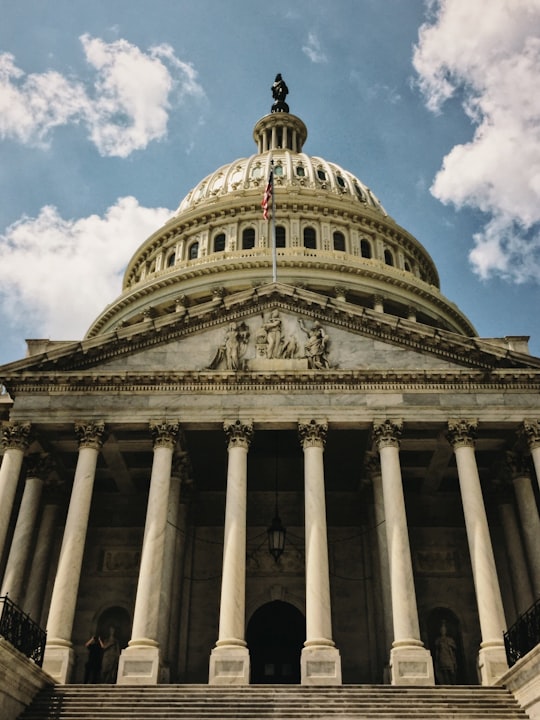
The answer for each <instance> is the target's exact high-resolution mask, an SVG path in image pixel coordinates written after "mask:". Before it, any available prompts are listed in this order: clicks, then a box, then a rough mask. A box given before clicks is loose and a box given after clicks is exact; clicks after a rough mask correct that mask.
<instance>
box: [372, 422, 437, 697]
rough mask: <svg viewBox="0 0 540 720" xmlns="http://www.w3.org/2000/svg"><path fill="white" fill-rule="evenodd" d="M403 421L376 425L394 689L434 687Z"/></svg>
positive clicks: (374, 426)
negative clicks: (415, 562)
mask: <svg viewBox="0 0 540 720" xmlns="http://www.w3.org/2000/svg"><path fill="white" fill-rule="evenodd" d="M401 432H402V423H401V421H391V420H385V421H383V422H376V423H374V425H373V435H374V440H375V443H376V446H377V449H378V451H379V457H380V462H381V477H382V492H383V501H384V516H385V521H386V542H387V547H388V563H389V568H390V590H391V596H392V620H393V628H394V640H393V642H392V649H391V651H390V681H391V683H392V685H434V684H435V676H434V672H433V661H432V658H431V654H430V653H429V651H428V650H426V648H425V647H424V644H423V642H422V641H421V639H420V626H419V622H418V610H417V606H416V593H415V589H414V577H413V568H412V559H411V550H410V545H409V535H408V530H407V516H406V512H405V498H404V494H403V482H402V478H401V466H400V462H399V438H400V437H401Z"/></svg>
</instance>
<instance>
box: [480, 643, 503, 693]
mask: <svg viewBox="0 0 540 720" xmlns="http://www.w3.org/2000/svg"><path fill="white" fill-rule="evenodd" d="M507 670H508V662H507V660H506V653H505V650H504V646H503V647H501V644H500V643H498V642H492V643H490V642H483V643H482V644H481V645H480V650H479V651H478V677H479V679H480V684H481V685H495V684H496V683H497V681H498V679H499V678H500V677H501V676H502V675H503V674H504V673H505V672H507Z"/></svg>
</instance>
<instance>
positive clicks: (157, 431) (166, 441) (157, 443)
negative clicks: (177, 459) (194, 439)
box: [150, 420, 180, 450]
mask: <svg viewBox="0 0 540 720" xmlns="http://www.w3.org/2000/svg"><path fill="white" fill-rule="evenodd" d="M179 432H180V423H179V422H176V421H173V422H167V420H163V421H161V422H150V433H151V434H152V438H153V440H154V449H155V448H160V447H164V448H169V449H170V450H172V449H173V448H174V446H175V445H176V440H177V438H178V433H179Z"/></svg>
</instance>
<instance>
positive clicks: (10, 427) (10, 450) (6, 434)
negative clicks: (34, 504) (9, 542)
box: [0, 422, 31, 560]
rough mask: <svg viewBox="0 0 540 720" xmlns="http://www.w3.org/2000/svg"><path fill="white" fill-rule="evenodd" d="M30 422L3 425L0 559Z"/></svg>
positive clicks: (0, 485)
mask: <svg viewBox="0 0 540 720" xmlns="http://www.w3.org/2000/svg"><path fill="white" fill-rule="evenodd" d="M30 430H31V426H30V423H17V422H8V423H5V424H4V425H3V426H2V447H3V448H4V455H3V457H2V465H1V466H0V560H1V559H2V556H3V555H4V551H5V549H6V548H5V544H6V537H7V532H8V528H9V521H10V518H11V512H12V510H13V503H14V501H15V493H16V491H17V484H18V482H19V475H20V474H21V468H22V462H23V457H24V452H25V450H26V448H27V447H28V445H29V443H30Z"/></svg>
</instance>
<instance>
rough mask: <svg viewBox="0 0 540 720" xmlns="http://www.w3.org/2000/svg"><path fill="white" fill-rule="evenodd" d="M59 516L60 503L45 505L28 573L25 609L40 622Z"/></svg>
mask: <svg viewBox="0 0 540 720" xmlns="http://www.w3.org/2000/svg"><path fill="white" fill-rule="evenodd" d="M57 518H58V505H57V504H56V503H51V504H47V505H45V507H44V508H43V511H42V513H41V522H40V525H39V530H38V536H37V539H36V544H35V547H34V553H33V555H32V563H31V565H30V572H29V574H28V587H27V590H26V595H25V598H24V607H25V611H26V612H27V613H28V615H30V617H31V618H33V619H34V620H35V621H36V622H37V623H38V624H40V623H41V614H42V611H43V594H44V592H45V585H46V582H47V574H48V570H49V561H50V556H51V550H52V544H53V540H54V529H55V526H56V521H57Z"/></svg>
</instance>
